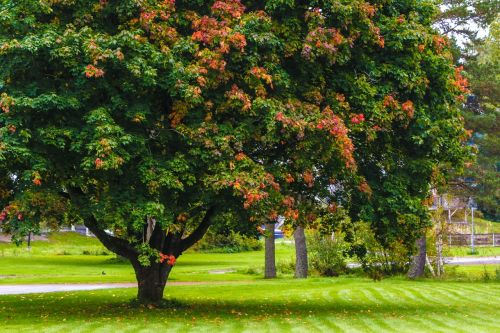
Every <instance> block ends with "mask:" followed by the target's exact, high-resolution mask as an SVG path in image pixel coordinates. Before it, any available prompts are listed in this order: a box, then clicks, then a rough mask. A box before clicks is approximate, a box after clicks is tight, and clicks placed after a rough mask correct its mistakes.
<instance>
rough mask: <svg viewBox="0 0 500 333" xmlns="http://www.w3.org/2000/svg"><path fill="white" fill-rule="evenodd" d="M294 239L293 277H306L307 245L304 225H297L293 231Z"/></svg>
mask: <svg viewBox="0 0 500 333" xmlns="http://www.w3.org/2000/svg"><path fill="white" fill-rule="evenodd" d="M293 238H294V239H295V277H296V278H298V279H305V278H307V271H308V265H307V245H306V235H305V233H304V227H301V226H298V227H297V229H295V232H294V233H293Z"/></svg>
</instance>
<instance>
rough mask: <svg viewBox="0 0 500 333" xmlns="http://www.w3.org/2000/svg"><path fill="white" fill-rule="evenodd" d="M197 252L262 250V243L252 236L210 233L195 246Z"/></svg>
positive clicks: (233, 233) (234, 233)
mask: <svg viewBox="0 0 500 333" xmlns="http://www.w3.org/2000/svg"><path fill="white" fill-rule="evenodd" d="M194 250H195V251H202V252H215V253H236V252H245V251H258V250H262V243H261V242H260V241H259V240H258V239H256V238H254V237H250V236H244V235H241V234H239V233H236V232H232V231H231V232H230V233H229V234H227V235H224V234H219V233H215V232H210V231H209V232H208V233H207V234H206V235H205V236H204V237H203V238H202V239H201V240H200V241H199V242H198V243H197V244H196V246H195V248H194Z"/></svg>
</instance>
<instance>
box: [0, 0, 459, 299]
mask: <svg viewBox="0 0 500 333" xmlns="http://www.w3.org/2000/svg"><path fill="white" fill-rule="evenodd" d="M0 12H1V13H2V15H1V16H0V94H1V97H0V106H1V109H2V113H1V114H0V126H1V127H0V137H1V141H0V161H1V164H0V176H1V177H2V178H1V179H2V182H3V183H2V184H5V186H6V189H5V190H4V191H2V194H1V195H2V197H1V200H2V201H3V202H5V203H6V205H7V206H6V208H5V209H4V210H3V212H2V215H1V216H0V219H1V220H2V221H3V224H2V227H3V228H4V229H5V230H7V231H9V232H12V233H13V234H14V235H16V234H17V235H19V236H22V235H23V232H25V231H26V230H28V229H30V228H31V229H33V228H36V226H38V225H39V224H40V223H44V222H47V221H48V220H49V219H50V218H52V219H54V217H56V219H57V221H60V222H61V221H64V220H67V219H81V220H83V221H84V223H85V224H86V225H87V226H88V227H89V228H90V229H91V231H92V232H93V233H94V234H95V235H96V236H97V237H98V238H99V239H100V240H101V241H102V242H103V243H104V245H106V246H107V247H108V248H109V249H110V250H112V251H114V252H116V253H118V254H120V255H122V256H125V257H127V258H129V259H130V260H131V262H132V264H133V266H134V268H135V270H136V274H137V278H138V280H139V298H141V299H143V300H158V298H161V295H162V292H163V287H164V286H165V282H166V279H167V277H168V273H169V272H170V269H171V268H172V265H173V264H174V263H175V259H176V258H177V257H178V256H179V255H180V254H182V252H183V251H185V250H186V249H187V248H189V247H190V246H191V245H192V244H194V243H195V242H196V241H197V240H199V239H200V238H201V237H202V236H203V234H204V233H205V232H206V230H207V229H208V227H209V225H210V223H211V221H212V220H213V217H214V216H215V215H217V214H220V213H222V212H224V211H233V212H238V214H242V215H245V216H246V217H247V219H248V221H251V222H255V223H262V222H266V221H269V220H274V219H276V218H277V217H278V216H279V215H283V216H285V217H286V218H288V219H291V220H298V219H307V218H309V215H308V214H307V210H301V209H299V208H301V207H300V203H301V202H306V201H307V202H309V203H310V202H313V201H314V200H316V199H317V198H321V199H322V200H324V202H326V203H328V205H327V207H325V208H328V209H330V210H331V211H334V210H335V206H336V204H343V205H345V206H347V207H348V208H349V210H350V212H351V214H352V216H353V217H354V218H355V219H365V220H369V221H370V222H372V223H373V225H374V226H375V227H376V229H377V230H379V231H380V234H381V235H382V236H381V237H382V238H384V237H385V236H384V235H391V237H393V238H394V239H404V241H405V242H406V241H407V242H412V241H413V240H414V238H415V235H416V234H417V233H418V230H419V229H420V228H421V227H422V226H423V225H425V223H426V221H427V219H426V213H425V211H424V203H423V202H422V201H423V199H424V198H425V197H426V196H427V195H428V191H429V183H430V181H431V179H432V177H433V175H434V173H435V172H436V169H437V167H438V166H439V165H440V164H442V163H457V164H460V163H461V161H462V159H463V156H464V148H463V146H462V145H461V142H462V140H464V139H465V138H466V136H467V133H466V131H465V130H464V128H463V124H462V119H461V118H460V117H459V111H458V108H457V107H456V106H457V98H458V97H459V96H460V95H461V94H462V93H463V92H464V91H465V87H464V82H465V81H464V79H463V78H462V76H461V72H460V70H456V69H454V68H453V66H452V63H451V56H450V52H449V50H448V45H447V41H446V40H445V39H444V38H443V37H441V36H440V35H438V34H437V33H436V32H435V31H434V30H433V29H432V28H431V23H432V19H433V17H434V15H435V13H436V8H435V6H434V4H433V2H432V1H410V0H405V1H374V2H373V3H368V2H365V1H359V0H355V1H351V0H349V1H347V0H332V1H315V0H311V1H284V0H271V1H266V2H257V1H239V0H224V1H208V2H207V1H198V0H190V1H187V0H185V1H181V0H177V1H175V2H174V1H173V0H161V1H160V0H141V1H139V0H123V1H113V0H109V1H106V0H100V1H97V0H51V1H31V0H16V1H10V0H2V1H1V7H0ZM299 199H300V200H299ZM304 199H309V200H304ZM56 203H57V204H56ZM304 209H306V207H304ZM311 218H312V217H311ZM242 221H244V220H243V219H242ZM244 223H248V222H244Z"/></svg>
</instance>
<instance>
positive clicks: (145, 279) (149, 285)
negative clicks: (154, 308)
mask: <svg viewBox="0 0 500 333" xmlns="http://www.w3.org/2000/svg"><path fill="white" fill-rule="evenodd" d="M133 266H134V269H135V276H136V278H137V287H138V293H137V299H138V300H139V302H140V303H142V304H157V303H159V302H160V301H161V300H162V299H163V290H164V289H165V285H166V284H167V278H168V275H169V274H170V271H171V270H172V266H169V265H167V264H166V263H164V264H160V263H152V264H151V266H149V267H143V266H141V264H139V263H135V264H134V265H133Z"/></svg>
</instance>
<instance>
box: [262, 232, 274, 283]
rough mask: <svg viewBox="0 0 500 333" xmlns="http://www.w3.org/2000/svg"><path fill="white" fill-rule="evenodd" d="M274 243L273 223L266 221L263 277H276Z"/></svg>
mask: <svg viewBox="0 0 500 333" xmlns="http://www.w3.org/2000/svg"><path fill="white" fill-rule="evenodd" d="M275 252H276V251H275V244H274V223H266V246H265V269H264V271H265V272H264V277H265V278H266V279H273V278H275V277H276V254H275Z"/></svg>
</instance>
